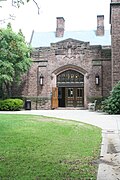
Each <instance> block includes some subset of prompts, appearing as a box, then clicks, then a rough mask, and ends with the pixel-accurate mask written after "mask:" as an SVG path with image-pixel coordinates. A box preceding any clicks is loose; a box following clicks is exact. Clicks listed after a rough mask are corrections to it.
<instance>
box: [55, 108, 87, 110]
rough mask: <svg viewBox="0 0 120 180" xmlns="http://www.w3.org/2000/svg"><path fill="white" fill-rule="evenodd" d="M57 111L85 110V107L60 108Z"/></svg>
mask: <svg viewBox="0 0 120 180" xmlns="http://www.w3.org/2000/svg"><path fill="white" fill-rule="evenodd" d="M55 110H85V107H58V108H56V109H55Z"/></svg>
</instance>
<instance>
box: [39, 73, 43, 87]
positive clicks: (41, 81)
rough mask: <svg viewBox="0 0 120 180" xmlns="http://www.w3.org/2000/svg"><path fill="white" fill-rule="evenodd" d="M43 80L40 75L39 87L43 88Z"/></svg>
mask: <svg viewBox="0 0 120 180" xmlns="http://www.w3.org/2000/svg"><path fill="white" fill-rule="evenodd" d="M43 79H44V76H43V75H42V74H41V75H40V81H39V83H40V85H41V86H43Z"/></svg>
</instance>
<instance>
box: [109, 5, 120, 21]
mask: <svg viewBox="0 0 120 180" xmlns="http://www.w3.org/2000/svg"><path fill="white" fill-rule="evenodd" d="M112 6H120V2H112V3H110V20H109V23H110V24H111V8H112Z"/></svg>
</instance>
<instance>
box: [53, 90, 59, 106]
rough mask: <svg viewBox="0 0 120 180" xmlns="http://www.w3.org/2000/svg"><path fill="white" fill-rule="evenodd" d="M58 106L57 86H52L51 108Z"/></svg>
mask: <svg viewBox="0 0 120 180" xmlns="http://www.w3.org/2000/svg"><path fill="white" fill-rule="evenodd" d="M57 107H58V88H57V87H53V88H52V109H55V108H57Z"/></svg>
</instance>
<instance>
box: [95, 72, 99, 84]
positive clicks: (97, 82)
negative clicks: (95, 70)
mask: <svg viewBox="0 0 120 180" xmlns="http://www.w3.org/2000/svg"><path fill="white" fill-rule="evenodd" d="M99 83H100V77H99V75H98V74H96V75H95V84H96V85H99Z"/></svg>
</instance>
